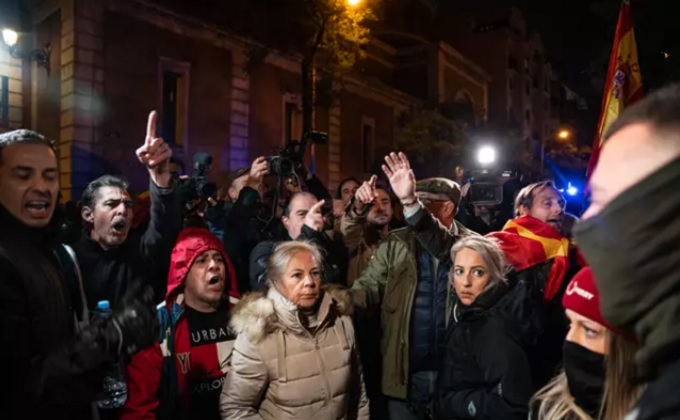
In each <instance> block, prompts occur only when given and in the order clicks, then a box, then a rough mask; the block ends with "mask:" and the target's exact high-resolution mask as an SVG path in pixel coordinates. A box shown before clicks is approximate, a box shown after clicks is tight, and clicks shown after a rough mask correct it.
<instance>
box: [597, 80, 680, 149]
mask: <svg viewBox="0 0 680 420" xmlns="http://www.w3.org/2000/svg"><path fill="white" fill-rule="evenodd" d="M633 124H651V125H652V126H653V127H654V129H655V130H657V131H661V132H663V133H664V134H671V133H672V134H674V136H678V135H679V133H680V83H674V84H671V85H668V86H665V87H663V88H661V89H659V90H656V91H654V92H653V93H651V94H650V95H648V96H646V97H645V98H644V99H642V100H641V101H640V102H637V103H635V104H634V105H631V106H630V107H628V108H626V109H625V110H624V111H623V112H622V113H621V115H620V116H619V117H618V118H617V119H616V120H615V121H614V122H613V123H612V124H611V125H610V126H609V128H608V129H607V132H606V133H605V136H604V140H606V139H608V138H610V137H611V136H613V135H614V134H616V133H617V132H619V131H621V130H622V129H624V128H626V127H628V126H629V125H633ZM674 138H675V139H676V140H677V137H674ZM676 142H677V141H676ZM679 144H680V143H679Z"/></svg>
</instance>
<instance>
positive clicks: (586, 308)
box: [562, 267, 618, 332]
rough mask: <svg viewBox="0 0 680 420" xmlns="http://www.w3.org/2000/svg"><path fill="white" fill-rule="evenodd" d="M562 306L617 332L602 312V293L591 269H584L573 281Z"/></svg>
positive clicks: (566, 291)
mask: <svg viewBox="0 0 680 420" xmlns="http://www.w3.org/2000/svg"><path fill="white" fill-rule="evenodd" d="M562 306H564V308H565V309H571V310H572V311H574V312H576V313H577V314H579V315H582V316H584V317H586V318H588V319H591V320H593V321H595V322H597V323H598V324H602V325H604V326H605V327H607V328H608V329H610V330H614V331H616V330H615V328H613V327H612V326H611V325H610V324H609V323H608V322H607V320H605V319H604V317H603V316H602V312H600V293H599V292H598V290H597V284H595V277H594V276H593V272H592V270H591V269H590V267H584V268H582V269H581V270H580V271H579V272H578V273H576V275H575V276H574V278H572V279H571V281H570V282H569V285H568V286H567V290H565V292H564V296H563V297H562ZM617 332H618V331H617Z"/></svg>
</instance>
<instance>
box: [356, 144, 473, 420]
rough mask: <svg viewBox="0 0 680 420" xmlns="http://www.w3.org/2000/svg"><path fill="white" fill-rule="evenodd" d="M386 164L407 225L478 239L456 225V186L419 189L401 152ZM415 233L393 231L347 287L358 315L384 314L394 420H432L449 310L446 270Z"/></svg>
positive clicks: (432, 183)
mask: <svg viewBox="0 0 680 420" xmlns="http://www.w3.org/2000/svg"><path fill="white" fill-rule="evenodd" d="M385 162H386V165H383V171H384V172H385V174H386V175H387V177H388V178H389V180H390V184H391V186H392V190H393V191H394V194H395V195H396V196H397V198H399V200H400V201H401V203H402V205H403V206H404V216H405V217H406V219H407V222H408V223H409V225H417V224H419V223H421V221H429V222H431V223H436V224H437V225H443V226H444V227H446V228H447V229H448V231H449V232H450V234H451V236H452V237H453V238H454V239H458V238H461V237H465V236H469V235H476V233H474V232H471V231H469V230H468V229H466V228H465V227H464V226H463V225H461V224H460V223H459V222H457V221H456V220H454V216H455V214H456V210H457V207H458V204H459V203H460V199H461V190H460V187H459V186H458V184H456V183H455V182H453V181H451V180H449V179H446V178H429V179H424V180H421V181H419V182H417V183H416V180H415V176H414V174H413V171H411V170H410V166H409V163H408V159H407V158H406V156H404V154H403V153H399V154H398V155H397V154H396V153H391V154H390V155H388V156H386V157H385ZM416 234H417V232H416V230H415V229H414V227H411V226H409V227H405V228H402V229H397V230H394V231H392V232H391V233H390V234H389V235H388V236H387V238H385V240H384V241H383V242H382V243H381V244H380V246H379V247H378V249H377V250H376V251H375V254H374V255H373V258H372V259H371V261H370V262H369V264H368V267H367V268H366V270H364V272H363V273H362V275H361V276H360V277H359V278H358V279H356V280H355V281H354V284H353V285H352V288H351V289H350V293H351V296H352V302H353V303H354V305H355V307H356V308H357V309H359V310H361V309H377V308H380V309H381V310H380V313H381V318H382V320H381V321H382V346H381V352H382V358H383V361H382V392H383V394H384V395H385V396H386V397H387V399H388V410H389V412H390V418H395V419H423V418H431V406H432V401H433V394H434V389H435V384H436V380H437V372H436V370H437V365H438V361H439V360H440V358H441V355H442V352H443V350H444V348H443V343H444V334H445V332H446V324H447V320H448V319H449V314H450V313H451V309H452V308H451V306H452V305H451V303H452V302H451V300H450V299H449V297H450V296H451V290H450V282H449V280H448V279H449V277H448V273H449V269H450V264H444V263H440V262H439V261H438V258H437V256H433V255H432V254H430V253H429V252H428V251H427V250H426V247H424V246H422V245H421V243H420V241H419V240H417V239H416ZM421 240H422V239H421ZM448 251H449V250H448V249H447V250H445V252H448Z"/></svg>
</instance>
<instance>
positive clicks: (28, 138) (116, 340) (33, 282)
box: [0, 130, 155, 419]
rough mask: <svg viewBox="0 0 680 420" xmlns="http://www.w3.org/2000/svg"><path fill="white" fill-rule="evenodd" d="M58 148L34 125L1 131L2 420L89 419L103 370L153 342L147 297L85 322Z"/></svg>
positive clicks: (152, 318)
mask: <svg viewBox="0 0 680 420" xmlns="http://www.w3.org/2000/svg"><path fill="white" fill-rule="evenodd" d="M58 194H59V173H58V170H57V157H56V152H55V149H54V146H53V145H52V144H51V143H50V142H49V141H47V140H45V138H44V137H43V136H41V135H40V134H38V133H35V132H32V131H28V130H16V131H12V132H9V133H5V134H2V135H0V226H2V235H0V360H4V361H5V362H6V363H5V364H4V367H3V371H2V376H3V381H4V382H5V383H6V384H7V385H8V386H7V387H6V388H5V391H4V392H2V393H0V418H2V419H19V418H21V419H34V418H63V419H67V418H71V419H89V418H91V415H92V413H93V411H92V407H93V405H92V402H93V400H94V397H95V393H96V392H97V391H98V390H99V389H101V382H102V378H103V374H104V371H103V370H104V368H105V367H106V366H107V364H108V363H110V362H111V361H113V360H114V359H115V358H116V357H117V356H119V355H121V354H122V355H130V354H132V353H134V352H135V351H136V350H137V349H139V348H143V347H145V346H146V345H148V344H150V343H151V342H153V339H154V335H155V334H154V321H155V311H154V307H153V302H152V301H151V299H150V296H149V295H148V294H146V296H140V297H139V298H138V297H136V296H135V295H133V294H132V293H131V294H130V295H128V296H126V297H125V299H123V306H121V307H119V309H117V310H116V311H115V313H114V316H113V318H111V319H109V320H106V321H97V322H94V323H92V324H90V325H87V324H88V321H87V316H86V311H85V303H84V296H83V293H82V285H81V284H80V281H79V278H78V275H77V266H76V264H75V263H74V261H73V260H72V259H71V258H69V253H68V251H67V249H66V248H63V247H62V246H61V245H59V243H58V242H57V240H56V235H57V226H58V221H57V217H55V215H54V212H55V209H56V207H57V196H58Z"/></svg>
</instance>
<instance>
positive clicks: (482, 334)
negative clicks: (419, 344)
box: [434, 282, 537, 419]
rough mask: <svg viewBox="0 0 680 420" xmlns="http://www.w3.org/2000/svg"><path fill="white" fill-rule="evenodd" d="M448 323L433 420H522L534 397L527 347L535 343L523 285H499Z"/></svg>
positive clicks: (457, 311)
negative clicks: (530, 400) (531, 398)
mask: <svg viewBox="0 0 680 420" xmlns="http://www.w3.org/2000/svg"><path fill="white" fill-rule="evenodd" d="M452 316H453V319H452V320H450V321H449V327H448V331H447V340H446V354H445V356H444V360H443V364H442V366H441V368H440V370H439V378H438V384H437V395H436V397H435V408H434V412H435V418H437V419H468V418H476V419H526V418H527V414H528V413H527V412H528V408H527V405H528V402H529V398H530V397H531V394H532V392H533V386H532V383H531V370H530V368H529V360H528V358H527V355H526V351H525V349H526V347H527V345H528V343H529V342H531V341H532V340H534V339H535V336H536V334H537V331H536V330H535V326H534V325H535V324H533V323H532V322H530V320H531V317H532V316H533V314H532V305H531V300H530V299H529V298H528V293H527V290H526V287H525V283H523V282H522V283H518V284H516V285H514V286H508V285H506V284H505V283H500V284H498V285H496V286H494V287H492V288H491V289H489V290H487V291H485V292H484V293H482V294H481V295H479V296H478V297H477V299H476V300H475V302H474V303H473V304H472V305H471V306H469V307H465V306H463V305H462V304H461V303H460V302H458V303H457V304H456V306H455V307H454V310H453V313H452Z"/></svg>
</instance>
